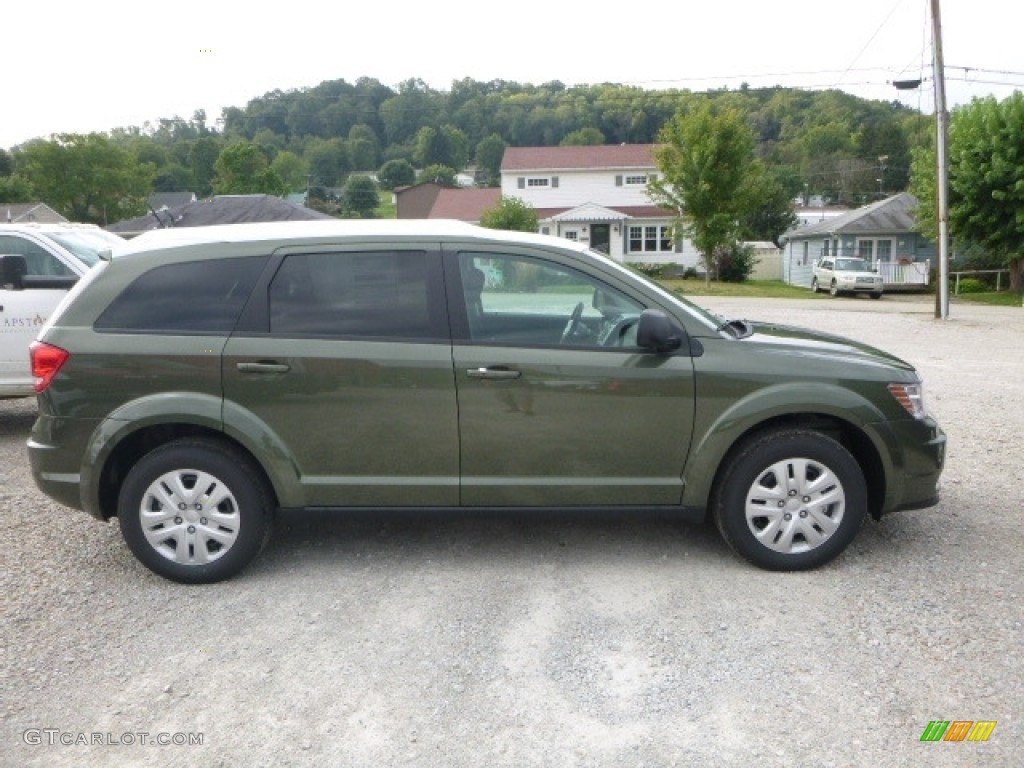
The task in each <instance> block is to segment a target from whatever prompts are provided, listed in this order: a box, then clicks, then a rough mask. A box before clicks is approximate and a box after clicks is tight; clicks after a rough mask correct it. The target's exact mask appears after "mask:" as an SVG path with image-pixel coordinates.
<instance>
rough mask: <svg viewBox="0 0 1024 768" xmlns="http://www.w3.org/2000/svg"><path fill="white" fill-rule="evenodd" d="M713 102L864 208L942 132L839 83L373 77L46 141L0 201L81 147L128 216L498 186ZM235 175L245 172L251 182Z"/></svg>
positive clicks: (15, 173)
mask: <svg viewBox="0 0 1024 768" xmlns="http://www.w3.org/2000/svg"><path fill="white" fill-rule="evenodd" d="M706 99H710V100H711V101H712V102H713V103H714V104H715V105H716V107H722V108H725V107H732V108H735V109H736V110H739V112H740V113H741V114H742V115H743V116H744V117H745V118H746V119H747V120H749V123H750V125H751V127H752V128H753V130H754V133H755V135H756V136H757V139H758V144H757V147H758V149H757V152H758V154H759V156H760V157H761V159H763V160H764V161H765V163H766V165H767V166H768V168H769V170H770V171H771V172H772V173H773V175H774V176H775V178H776V179H778V181H779V182H780V184H781V187H782V188H783V189H784V191H785V192H786V193H787V194H790V195H791V196H797V195H822V196H824V197H825V198H827V199H829V200H830V201H832V202H836V203H845V204H850V205H855V204H860V203H864V202H868V201H871V200H874V199H878V198H879V197H881V196H884V195H889V194H893V193H895V192H898V191H902V190H903V189H905V188H906V186H907V182H908V176H909V168H910V152H911V149H912V148H914V147H916V146H918V145H922V144H926V143H928V142H930V141H931V132H932V130H933V128H932V121H931V120H930V119H929V118H928V117H927V116H924V115H921V114H920V113H918V112H916V111H913V110H911V109H908V108H906V107H904V106H902V105H900V104H899V103H897V102H891V103H890V102H881V101H868V100H865V99H861V98H859V97H856V96H853V95H850V94H847V93H844V92H842V91H837V90H829V91H804V90H797V89H791V88H782V87H776V88H767V89H753V88H741V89H739V90H737V91H713V92H708V93H692V92H689V91H677V90H663V91H655V90H647V89H643V88H638V87H633V86H624V85H617V84H602V85H586V86H572V87H568V86H565V85H563V84H562V83H558V82H551V83H545V84H543V85H530V84H521V83H515V82H506V81H490V82H477V81H474V80H471V79H464V80H460V81H457V82H454V83H452V86H451V88H450V89H449V90H446V91H439V90H434V89H432V88H430V87H428V86H427V85H426V84H425V83H423V82H422V81H419V80H408V81H406V82H403V83H401V84H399V85H398V86H396V87H390V86H386V85H383V84H382V83H381V82H379V81H377V80H374V79H370V78H361V79H359V80H357V81H356V82H355V83H349V82H346V81H345V80H332V81H326V82H323V83H321V84H320V85H317V86H315V87H310V88H302V89H296V90H290V91H272V92H270V93H267V94H264V95H263V96H261V97H259V98H254V99H252V100H251V101H250V102H249V103H248V104H246V105H245V106H244V107H228V108H226V109H224V110H223V113H222V115H221V116H220V117H219V118H217V119H212V117H211V118H209V119H208V116H207V115H206V114H205V113H204V112H203V111H202V110H198V111H197V112H196V113H195V114H194V115H193V116H192V117H191V118H190V119H185V118H181V117H177V116H176V117H172V118H167V119H161V120H158V121H156V122H155V123H152V124H150V123H147V124H145V125H142V126H130V127H121V128H116V129H113V130H111V131H110V132H109V133H108V134H107V135H106V136H101V135H93V136H90V137H84V136H74V135H64V136H62V137H54V139H55V141H56V143H57V144H60V145H63V146H61V147H57V146H53V145H54V141H53V140H51V141H49V142H47V141H43V140H37V141H36V142H34V144H35V145H36V146H35V147H33V142H29V143H28V144H26V145H23V146H22V147H18V148H14V150H13V151H12V152H10V153H6V152H4V151H3V150H0V200H8V201H14V202H16V201H18V200H20V199H23V198H24V199H40V198H41V197H47V198H53V199H54V200H57V201H61V199H62V197H61V196H62V194H64V191H62V190H61V189H59V188H53V185H52V184H50V183H49V182H50V181H52V179H51V178H50V175H49V174H48V172H47V171H46V170H45V169H46V168H47V167H48V165H47V163H48V162H49V161H50V160H52V161H53V162H56V163H57V164H58V165H60V163H64V165H66V164H67V162H69V160H67V159H65V160H60V158H61V157H66V156H67V155H68V153H69V152H71V151H72V150H79V151H80V152H79V154H80V155H82V156H83V158H84V159H83V162H85V163H86V165H88V164H89V163H92V164H95V163H96V162H102V164H103V165H104V167H105V168H107V170H108V171H110V169H113V168H115V167H116V168H118V169H119V173H121V175H122V176H123V177H124V178H125V181H124V183H123V184H121V185H120V187H119V188H118V189H115V190H114V191H113V192H111V194H110V195H109V197H110V201H109V202H105V203H104V205H105V206H107V208H106V209H105V210H104V212H103V217H102V220H105V219H106V218H110V217H112V216H114V215H115V214H114V213H113V210H114V209H113V208H110V206H114V208H117V209H118V210H117V213H124V211H120V210H119V209H120V208H122V207H124V208H125V209H126V210H128V209H129V208H133V207H134V208H138V207H139V206H140V205H141V203H140V202H139V201H144V199H145V194H147V193H146V190H147V189H149V191H150V192H152V191H162V192H172V191H182V190H187V191H191V192H195V193H197V194H199V195H208V194H210V193H213V192H215V193H232V192H239V191H250V192H251V191H260V192H270V193H272V194H281V193H283V192H295V191H301V190H303V189H305V188H307V187H325V188H330V187H338V186H341V185H343V184H344V183H345V182H346V180H347V179H348V177H349V176H350V174H352V173H354V172H375V173H376V174H377V176H378V178H379V179H380V181H381V184H382V186H384V187H389V186H394V185H396V184H405V183H412V181H413V180H414V176H413V175H412V174H413V173H414V169H420V170H422V169H428V171H429V175H430V177H431V178H435V177H437V176H438V175H440V176H441V177H444V174H443V173H441V174H439V173H438V171H437V170H435V169H442V170H443V169H445V168H447V169H452V174H454V172H455V171H456V170H461V169H463V168H465V167H467V166H470V165H473V166H476V167H477V168H478V169H479V171H480V174H479V178H481V179H482V183H485V184H487V183H490V184H495V183H497V181H498V167H499V165H500V163H501V158H502V154H503V152H504V150H505V147H506V146H550V145H559V144H617V143H623V142H625V143H654V142H656V141H657V140H658V134H659V131H660V129H661V127H662V126H663V125H664V124H665V123H666V122H667V121H668V120H669V119H670V118H671V117H672V116H674V115H675V114H676V113H677V111H678V110H680V109H684V108H687V107H688V106H689V105H694V104H696V103H697V102H700V101H702V100H706ZM108 145H109V146H108ZM58 150H59V151H58ZM86 150H88V152H89V153H91V154H87V153H86ZM62 152H63V153H64V154H61V153H62ZM118 153H120V154H118ZM49 155H53V157H52V158H50V157H49ZM97 158H103V159H102V160H97ZM239 174H240V176H239ZM110 175H111V173H110V172H108V173H107V176H110ZM236 176H237V177H239V178H241V179H242V180H241V181H238V182H237V183H236V182H235V180H234V179H235V177H236ZM254 185H255V186H254ZM108 186H110V185H108ZM114 186H116V185H114ZM65 196H66V195H65ZM95 197H96V195H92V196H91V197H88V200H86V202H88V203H89V205H86V204H85V203H83V204H82V206H79V207H80V208H81V210H79V209H78V208H76V207H75V206H73V205H71V204H70V203H68V204H67V205H65V207H66V208H68V209H69V210H70V211H71V212H72V214H73V215H76V216H89V217H92V218H96V217H97V216H99V214H97V213H96V211H95V210H93V209H94V208H97V206H96V204H95V200H94V198H95ZM83 199H85V197H83ZM90 201H91V202H90ZM118 201H120V202H118ZM128 203H131V205H128ZM143 208H144V207H143ZM97 210H98V208H97ZM86 220H92V219H91V218H90V219H86Z"/></svg>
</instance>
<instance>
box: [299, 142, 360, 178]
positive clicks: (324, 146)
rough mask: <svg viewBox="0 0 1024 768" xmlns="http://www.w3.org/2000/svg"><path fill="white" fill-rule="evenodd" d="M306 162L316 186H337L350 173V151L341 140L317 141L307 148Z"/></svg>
mask: <svg viewBox="0 0 1024 768" xmlns="http://www.w3.org/2000/svg"><path fill="white" fill-rule="evenodd" d="M305 159H306V162H308V163H309V171H310V173H312V174H313V177H314V181H315V183H316V184H320V185H323V186H325V187H333V186H336V185H337V184H338V183H339V182H340V181H341V180H342V179H343V178H344V177H345V176H346V175H347V174H348V172H349V170H350V166H349V161H348V151H347V149H346V148H345V142H344V141H342V140H341V139H328V140H323V139H317V140H316V141H312V142H310V143H309V145H307V147H306V153H305Z"/></svg>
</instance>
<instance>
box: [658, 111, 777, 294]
mask: <svg viewBox="0 0 1024 768" xmlns="http://www.w3.org/2000/svg"><path fill="white" fill-rule="evenodd" d="M660 141H661V143H662V144H663V145H664V146H662V147H661V148H660V149H658V150H657V151H656V153H655V159H656V162H657V164H658V168H659V169H660V170H661V172H662V174H663V175H662V176H661V177H660V178H658V179H656V180H655V181H653V182H651V184H650V192H651V197H652V199H653V200H654V201H655V202H657V203H659V204H660V205H663V206H665V207H667V208H671V209H672V210H674V211H676V212H677V219H676V224H677V226H676V227H675V228H674V229H675V237H676V238H677V239H678V238H680V237H681V236H682V235H686V236H688V237H690V239H692V240H693V244H694V245H695V246H696V247H697V250H698V251H699V252H700V254H701V260H702V261H703V263H704V268H705V274H706V275H707V279H708V281H710V279H711V273H712V272H713V271H715V267H716V257H717V254H719V253H720V252H724V251H725V249H727V248H729V247H731V246H732V245H734V244H735V243H736V241H737V240H738V239H739V234H740V220H741V219H742V218H743V217H744V216H746V215H749V214H750V212H751V211H752V210H753V207H754V203H753V201H754V200H756V197H755V194H754V193H755V191H756V185H757V183H758V181H759V180H760V178H761V176H762V174H761V173H760V171H759V168H758V166H757V164H755V162H754V159H753V151H754V132H753V130H752V129H751V128H750V127H749V126H748V125H747V124H746V123H745V122H744V120H743V117H742V115H740V113H739V112H737V111H736V110H735V109H731V108H729V109H725V110H722V111H721V112H720V113H717V114H716V113H715V111H714V108H713V107H712V105H711V103H710V102H707V101H705V102H703V103H701V104H700V105H699V106H697V107H695V108H691V109H683V110H681V111H680V112H678V113H677V114H676V116H675V117H674V118H673V119H672V120H671V121H670V122H669V123H668V124H667V125H666V126H665V127H664V128H663V129H662V132H661V135H660Z"/></svg>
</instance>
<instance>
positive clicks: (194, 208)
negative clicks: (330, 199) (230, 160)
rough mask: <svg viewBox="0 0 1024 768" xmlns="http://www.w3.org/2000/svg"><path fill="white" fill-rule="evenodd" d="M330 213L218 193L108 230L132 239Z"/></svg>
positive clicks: (274, 200) (276, 200)
mask: <svg viewBox="0 0 1024 768" xmlns="http://www.w3.org/2000/svg"><path fill="white" fill-rule="evenodd" d="M329 218H331V217H330V216H328V215H327V214H326V213H320V212H319V211H314V210H313V209H312V208H303V207H302V206H301V205H295V204H294V203H289V202H288V201H286V200H282V199H281V198H279V197H274V196H273V195H217V196H216V197H210V198H206V199H203V200H195V201H194V202H190V203H185V204H184V205H178V206H175V207H173V208H161V209H160V210H158V211H156V212H151V213H149V214H147V215H145V216H140V217H138V218H136V219H127V220H125V221H119V222H117V223H116V224H111V225H110V226H109V227H107V229H108V230H109V231H111V232H113V233H115V234H117V235H120V236H121V237H125V238H131V237H135V236H136V235H140V234H142V233H143V232H148V231H149V230H151V229H161V228H163V227H202V226H207V225H211V224H239V223H241V222H247V221H309V220H312V219H329Z"/></svg>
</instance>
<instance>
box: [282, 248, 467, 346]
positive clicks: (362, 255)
mask: <svg viewBox="0 0 1024 768" xmlns="http://www.w3.org/2000/svg"><path fill="white" fill-rule="evenodd" d="M268 298H269V319H270V333H271V334H272V335H274V336H333V337H346V338H393V339H439V338H447V337H448V330H447V318H446V316H445V310H444V304H443V290H442V286H441V282H440V269H439V267H438V266H437V258H436V255H431V256H429V257H428V255H427V254H426V253H425V252H424V251H367V252H326V253H297V254H290V255H288V256H286V257H285V258H284V261H283V262H282V263H281V266H280V268H279V269H278V271H277V274H276V275H275V276H274V279H273V280H272V281H271V283H270V290H269V296H268Z"/></svg>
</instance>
